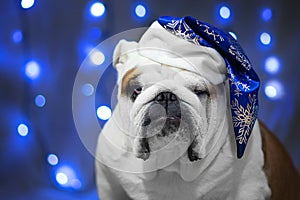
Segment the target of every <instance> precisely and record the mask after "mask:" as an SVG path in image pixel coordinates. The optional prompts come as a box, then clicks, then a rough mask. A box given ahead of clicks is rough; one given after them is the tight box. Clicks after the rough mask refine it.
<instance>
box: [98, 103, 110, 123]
mask: <svg viewBox="0 0 300 200" xmlns="http://www.w3.org/2000/svg"><path fill="white" fill-rule="evenodd" d="M97 116H98V118H99V119H101V120H108V119H109V118H110V117H111V109H110V108H109V107H107V106H100V107H99V108H98V109H97Z"/></svg>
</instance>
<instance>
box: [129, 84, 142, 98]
mask: <svg viewBox="0 0 300 200" xmlns="http://www.w3.org/2000/svg"><path fill="white" fill-rule="evenodd" d="M142 90H143V88H142V87H137V88H134V90H133V92H132V95H131V97H130V99H131V100H132V101H135V99H136V98H137V96H138V95H139V94H141V92H142Z"/></svg>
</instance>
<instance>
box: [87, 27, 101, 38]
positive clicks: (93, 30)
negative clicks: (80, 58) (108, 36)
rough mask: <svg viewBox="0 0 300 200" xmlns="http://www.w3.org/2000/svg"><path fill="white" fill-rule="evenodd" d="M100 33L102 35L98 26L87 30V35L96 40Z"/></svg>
mask: <svg viewBox="0 0 300 200" xmlns="http://www.w3.org/2000/svg"><path fill="white" fill-rule="evenodd" d="M101 35H102V31H101V29H100V28H98V27H93V28H91V29H90V31H89V36H90V37H91V38H92V39H95V40H97V39H99V38H100V37H101Z"/></svg>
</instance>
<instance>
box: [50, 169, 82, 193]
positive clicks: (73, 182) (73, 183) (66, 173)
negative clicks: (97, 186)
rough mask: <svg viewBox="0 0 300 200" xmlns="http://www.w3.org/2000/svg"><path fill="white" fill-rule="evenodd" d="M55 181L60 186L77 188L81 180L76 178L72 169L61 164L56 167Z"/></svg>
mask: <svg viewBox="0 0 300 200" xmlns="http://www.w3.org/2000/svg"><path fill="white" fill-rule="evenodd" d="M55 181H56V182H57V183H58V185H59V186H60V187H62V188H72V189H75V190H78V189H80V188H81V187H82V184H81V181H80V180H79V179H78V177H77V175H76V173H75V171H74V169H73V168H71V167H69V166H67V165H63V166H61V167H59V168H58V169H57V171H56V173H55Z"/></svg>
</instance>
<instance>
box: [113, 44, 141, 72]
mask: <svg viewBox="0 0 300 200" xmlns="http://www.w3.org/2000/svg"><path fill="white" fill-rule="evenodd" d="M137 47H138V43H137V42H135V41H130V42H129V41H127V40H120V41H119V43H118V44H117V45H116V47H115V50H114V53H113V66H114V67H115V68H116V69H117V71H118V72H120V71H122V70H123V68H124V67H125V66H124V64H125V63H126V62H127V60H128V58H129V55H130V54H132V53H134V52H136V51H137Z"/></svg>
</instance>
